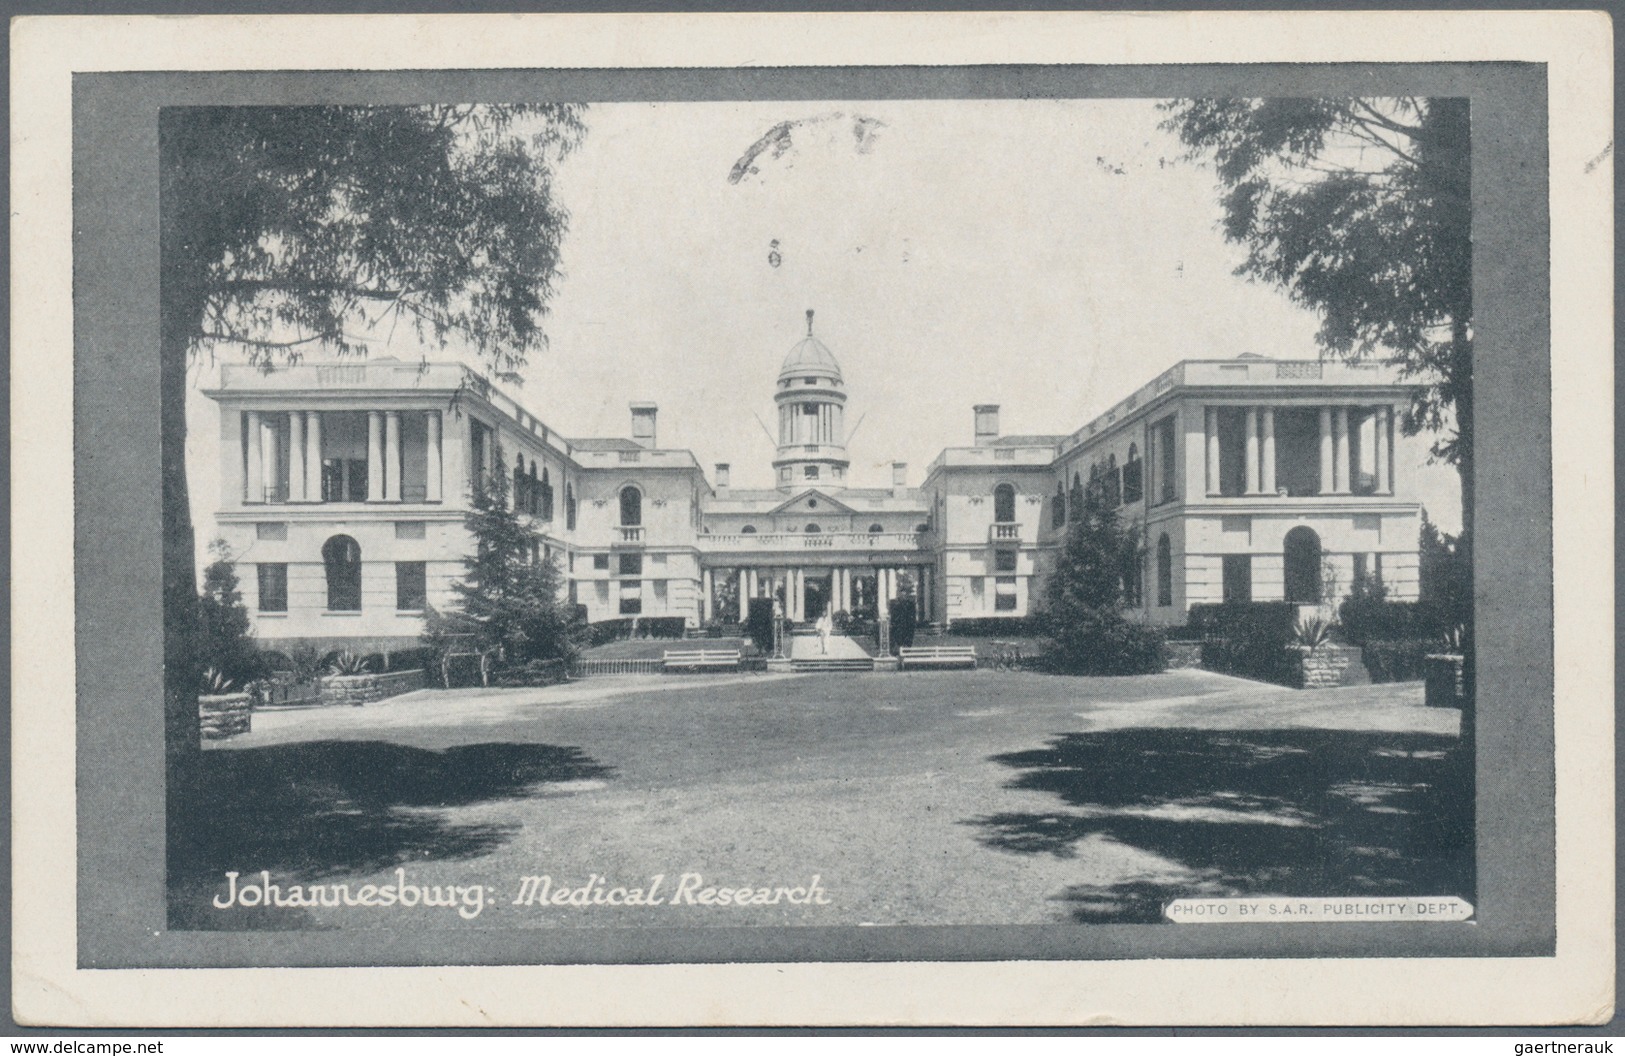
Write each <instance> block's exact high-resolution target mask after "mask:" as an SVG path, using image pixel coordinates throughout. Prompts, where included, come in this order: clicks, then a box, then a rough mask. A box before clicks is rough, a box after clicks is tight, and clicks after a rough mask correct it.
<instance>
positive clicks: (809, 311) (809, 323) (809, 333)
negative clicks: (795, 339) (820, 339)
mask: <svg viewBox="0 0 1625 1056" xmlns="http://www.w3.org/2000/svg"><path fill="white" fill-rule="evenodd" d="M812 313H813V310H812V309H811V308H808V309H807V336H808V337H811V336H812Z"/></svg>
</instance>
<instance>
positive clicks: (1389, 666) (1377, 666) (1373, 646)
mask: <svg viewBox="0 0 1625 1056" xmlns="http://www.w3.org/2000/svg"><path fill="white" fill-rule="evenodd" d="M1438 651H1439V645H1438V643H1437V642H1436V641H1433V640H1431V639H1426V638H1402V639H1395V640H1380V639H1379V640H1372V641H1368V642H1365V643H1364V644H1362V645H1361V646H1360V652H1361V656H1362V657H1363V658H1364V660H1365V669H1366V671H1367V673H1369V674H1370V676H1371V681H1373V682H1417V681H1420V680H1422V679H1423V678H1424V677H1426V674H1427V657H1428V654H1430V653H1436V652H1438Z"/></svg>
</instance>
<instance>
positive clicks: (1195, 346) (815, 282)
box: [188, 99, 1460, 546]
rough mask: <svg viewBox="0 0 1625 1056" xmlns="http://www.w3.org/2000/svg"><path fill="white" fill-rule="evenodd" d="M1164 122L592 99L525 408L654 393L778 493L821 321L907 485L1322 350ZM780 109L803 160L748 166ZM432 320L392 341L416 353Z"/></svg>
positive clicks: (868, 428) (869, 449)
mask: <svg viewBox="0 0 1625 1056" xmlns="http://www.w3.org/2000/svg"><path fill="white" fill-rule="evenodd" d="M1162 116H1163V115H1162V114H1161V113H1159V111H1158V110H1157V108H1156V104H1155V103H1154V102H1152V101H1147V100H1049V99H1037V100H988V101H966V100H949V101H937V100H931V101H895V100H886V101H877V102H845V101H843V102H839V103H818V102H716V103H689V102H684V103H614V104H594V105H593V106H591V107H589V108H588V109H587V111H586V115H585V121H586V126H587V133H586V137H585V139H584V141H583V143H582V145H581V146H580V147H579V148H578V149H577V150H576V151H575V152H573V153H572V154H571V155H570V156H569V157H567V158H566V159H565V160H564V161H563V162H562V163H561V164H560V166H559V169H558V172H557V182H556V193H557V195H558V197H559V199H560V201H562V202H563V204H564V205H565V206H566V208H567V209H568V210H569V213H570V225H569V229H568V232H567V233H566V234H565V236H564V239H563V244H562V267H563V271H564V276H563V278H562V279H561V281H559V282H558V283H557V287H556V295H555V297H554V299H553V301H552V303H551V305H550V315H549V318H548V321H547V323H546V327H545V329H546V332H547V334H548V338H549V344H548V348H547V349H546V350H544V351H541V352H539V353H536V354H534V355H533V356H532V357H531V360H530V363H529V365H528V366H527V368H526V369H525V370H524V372H523V377H524V381H525V383H524V385H523V387H522V388H519V389H517V390H513V392H514V395H515V396H516V397H517V398H518V399H519V401H520V402H521V403H522V404H524V405H525V406H527V407H528V408H529V409H530V410H532V411H533V412H535V413H536V414H537V415H538V416H539V417H540V418H541V419H542V420H543V421H545V422H547V423H548V424H549V425H550V426H551V427H553V428H554V429H556V430H557V431H559V432H561V433H563V434H565V435H567V436H625V435H627V433H628V431H629V429H630V419H629V414H628V410H627V404H628V403H630V402H633V401H652V402H655V403H657V404H658V405H659V407H660V412H659V424H658V428H659V442H660V445H661V446H662V447H678V448H688V449H691V450H692V451H693V452H694V454H695V456H696V457H697V458H698V459H699V462H700V464H701V465H702V466H705V467H706V469H707V472H708V473H709V472H710V467H711V466H712V464H713V463H716V462H728V463H731V465H732V467H733V470H732V473H733V485H734V486H735V487H771V486H772V484H773V479H772V468H771V464H770V463H771V459H772V456H773V445H772V442H771V440H770V439H769V437H768V436H767V435H765V433H764V431H763V427H762V426H761V425H760V424H758V421H757V419H758V418H760V419H761V420H763V421H767V422H772V421H773V420H774V417H775V415H774V410H773V400H772V396H773V385H774V381H775V379H776V376H777V373H778V369H779V364H780V362H781V360H782V359H783V358H784V355H785V353H786V352H788V351H789V349H790V348H791V347H792V346H793V345H794V344H795V343H796V342H797V341H799V340H800V339H801V337H802V336H803V335H804V334H805V332H806V317H805V312H806V310H807V309H809V308H811V309H815V310H816V313H817V314H816V320H815V329H816V333H817V335H818V337H819V338H820V340H822V341H823V342H824V343H825V344H826V345H827V346H828V347H829V349H830V350H831V351H832V352H833V353H834V355H835V357H836V359H837V360H838V361H839V362H840V365H841V368H842V371H843V373H844V376H845V381H846V387H847V393H848V401H847V414H846V421H847V427H848V429H849V430H852V434H851V440H850V445H849V454H850V456H851V458H852V470H851V477H850V482H851V483H852V484H853V485H855V486H869V485H873V486H883V485H888V484H889V483H890V480H891V477H890V468H889V467H890V465H891V463H892V462H893V461H894V460H896V461H905V462H907V463H908V464H909V483H911V484H916V485H917V484H918V483H919V482H920V480H921V479H922V478H923V476H924V469H925V466H926V465H927V464H928V463H929V462H930V461H931V460H932V459H933V458H935V457H936V455H937V453H938V452H940V451H941V450H942V448H944V447H947V446H956V445H968V444H969V443H971V439H972V436H971V433H972V413H971V408H972V406H973V405H975V404H978V403H997V404H999V405H1001V407H1002V411H1001V429H1002V432H1004V433H1005V434H1007V435H1008V434H1017V433H1070V432H1072V431H1073V430H1075V429H1077V428H1079V427H1080V426H1082V425H1083V424H1084V423H1085V422H1087V421H1088V420H1089V419H1091V418H1092V417H1094V416H1095V415H1096V414H1098V413H1100V412H1101V411H1104V410H1105V409H1106V408H1108V407H1109V406H1111V405H1112V404H1114V403H1116V402H1117V401H1118V400H1120V399H1122V398H1123V397H1124V396H1126V395H1127V394H1129V393H1130V392H1132V391H1133V390H1135V389H1136V388H1138V387H1139V386H1140V385H1143V384H1145V383H1146V382H1147V381H1149V380H1150V379H1151V378H1153V377H1154V376H1156V375H1157V374H1158V373H1160V372H1161V371H1163V370H1164V369H1166V368H1167V367H1169V366H1171V365H1173V364H1174V363H1176V362H1178V361H1180V360H1182V359H1194V358H1202V359H1209V358H1229V357H1233V356H1237V355H1241V354H1243V353H1249V352H1250V353H1257V354H1260V355H1265V356H1271V357H1278V358H1304V359H1312V358H1315V357H1316V356H1317V354H1318V350H1317V346H1316V344H1315V338H1314V335H1315V331H1316V328H1317V326H1318V320H1317V318H1316V317H1315V316H1314V314H1313V313H1311V312H1308V311H1306V310H1304V309H1302V308H1299V307H1296V306H1294V305H1292V304H1291V303H1290V301H1289V300H1288V298H1287V297H1286V295H1285V294H1284V293H1283V292H1282V291H1280V290H1279V289H1277V288H1275V287H1272V286H1268V285H1263V284H1259V283H1254V282H1250V281H1248V280H1245V279H1242V278H1238V277H1237V276H1236V275H1235V274H1234V271H1235V268H1236V267H1237V265H1238V264H1239V263H1240V262H1241V259H1242V255H1243V251H1242V249H1241V247H1239V246H1235V245H1232V244H1229V243H1226V242H1225V241H1224V239H1223V237H1222V234H1221V233H1220V229H1219V219H1220V210H1219V206H1218V190H1217V185H1216V181H1215V178H1214V176H1213V174H1212V173H1211V171H1208V170H1206V169H1204V168H1202V167H1200V166H1197V165H1195V164H1193V163H1190V162H1188V161H1184V160H1181V154H1182V151H1181V148H1180V146H1179V144H1178V143H1177V141H1176V140H1175V139H1174V137H1173V135H1172V134H1171V133H1169V132H1166V131H1163V130H1162V129H1160V128H1159V127H1158V126H1159V123H1160V121H1161V119H1162ZM784 122H793V123H794V124H792V125H791V126H790V127H789V129H788V137H787V138H788V145H787V149H783V150H782V151H781V150H777V149H774V148H773V147H771V146H770V147H768V148H767V149H763V150H761V151H760V152H759V153H758V154H756V156H755V158H754V160H753V161H752V162H751V163H750V164H749V165H741V164H740V162H741V159H742V158H744V157H745V156H746V155H747V153H748V152H749V151H750V149H751V148H752V146H753V145H754V144H757V143H758V142H759V141H761V140H762V139H763V137H764V136H765V135H767V134H768V133H769V132H770V131H771V130H773V129H775V127H776V126H780V125H781V123H784ZM778 142H780V143H781V144H782V142H783V137H781V139H780V140H779V141H778ZM736 166H737V167H738V170H739V172H740V173H741V175H740V178H739V179H738V180H737V181H734V180H731V179H730V174H731V173H734V172H735V171H736ZM775 241H776V243H777V245H776V246H775V244H774V243H775ZM775 250H776V252H777V256H776V257H774V256H773V254H774V251H775ZM775 259H776V261H777V263H776V264H775V263H774V260H775ZM409 329H410V328H408V327H405V326H401V327H398V328H396V329H395V335H396V336H395V339H394V341H395V343H394V344H390V343H388V342H385V341H383V340H376V341H374V343H373V345H372V350H371V353H370V354H371V355H372V356H374V357H378V356H386V355H396V356H400V357H401V358H409V359H416V358H418V357H419V356H420V355H421V354H422V351H421V349H420V348H419V347H418V346H417V345H416V344H415V343H413V339H412V338H411V337H410V335H409ZM429 357H430V358H431V359H459V358H464V359H465V361H467V362H469V363H470V364H471V365H475V366H477V365H478V364H477V363H475V362H474V361H473V360H472V359H466V357H463V356H461V355H459V353H458V350H457V349H455V348H452V349H448V350H446V351H431V352H430V353H429ZM207 379H208V374H207V372H206V371H203V370H200V371H199V372H198V375H197V377H195V378H194V382H193V387H194V391H193V394H192V398H191V401H190V403H189V408H188V417H189V420H190V424H191V431H190V432H191V440H190V442H189V445H188V460H189V464H190V465H191V466H192V467H195V468H194V469H193V470H192V473H193V478H192V479H193V483H194V487H193V496H194V499H193V502H194V518H195V519H194V523H196V524H197V525H198V527H199V531H198V535H199V541H200V546H201V545H203V543H204V542H205V541H206V540H207V538H209V525H210V523H211V522H210V520H209V515H210V513H211V511H212V506H213V500H214V497H215V496H217V495H218V483H217V479H218V478H217V473H218V470H217V467H216V465H215V460H217V457H218V456H217V454H216V453H215V452H214V450H213V439H214V436H215V435H216V434H217V432H218V429H217V425H216V421H217V419H216V417H215V416H216V414H217V411H216V410H215V408H214V405H213V404H212V402H211V401H209V400H208V399H207V398H205V397H202V396H201V395H200V394H199V393H198V392H197V391H196V390H197V389H199V388H202V387H205V386H206V382H207ZM860 419H861V424H859V423H860ZM854 426H856V428H855V430H854ZM1430 439H1431V438H1428V437H1419V438H1416V439H1414V440H1412V441H1410V448H1409V450H1412V451H1414V452H1415V454H1416V459H1417V462H1418V465H1419V466H1420V467H1421V468H1420V472H1419V474H1418V483H1419V488H1420V494H1419V496H1418V497H1419V499H1420V500H1421V501H1422V502H1423V503H1424V505H1426V507H1427V509H1428V512H1429V514H1430V516H1431V517H1432V518H1433V519H1434V520H1435V521H1436V522H1437V523H1439V524H1440V526H1441V527H1443V528H1444V529H1445V530H1447V531H1454V530H1456V529H1457V528H1458V527H1459V525H1460V487H1459V484H1458V482H1457V479H1456V475H1455V472H1454V470H1453V469H1451V468H1450V467H1448V466H1442V465H1428V464H1427V458H1426V450H1427V447H1428V446H1429V440H1430Z"/></svg>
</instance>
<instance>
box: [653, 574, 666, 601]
mask: <svg viewBox="0 0 1625 1056" xmlns="http://www.w3.org/2000/svg"><path fill="white" fill-rule="evenodd" d="M654 587H655V600H656V601H658V602H660V603H662V604H664V603H665V601H666V581H665V580H663V579H657V580H655V583H654Z"/></svg>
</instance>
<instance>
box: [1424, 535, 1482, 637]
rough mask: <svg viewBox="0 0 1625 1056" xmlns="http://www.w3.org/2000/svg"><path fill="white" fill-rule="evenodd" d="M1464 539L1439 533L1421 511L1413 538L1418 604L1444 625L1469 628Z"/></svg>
mask: <svg viewBox="0 0 1625 1056" xmlns="http://www.w3.org/2000/svg"><path fill="white" fill-rule="evenodd" d="M1465 536H1466V533H1465V532H1463V533H1462V535H1461V536H1453V535H1450V534H1448V533H1446V532H1441V531H1439V526H1438V525H1436V524H1434V523H1433V522H1432V521H1431V520H1429V519H1428V515H1427V511H1426V510H1423V511H1422V528H1421V532H1420V533H1419V536H1418V538H1417V550H1418V561H1419V568H1418V570H1417V573H1418V575H1419V577H1420V580H1421V582H1420V584H1419V590H1420V594H1421V600H1422V602H1423V604H1425V605H1428V606H1430V607H1432V608H1433V609H1434V610H1435V611H1436V612H1438V613H1439V618H1440V620H1441V621H1442V622H1443V623H1445V624H1458V623H1459V624H1462V625H1470V623H1471V620H1472V616H1473V569H1472V559H1471V556H1470V554H1471V548H1470V546H1469V545H1468V541H1467V539H1466V538H1465Z"/></svg>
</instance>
